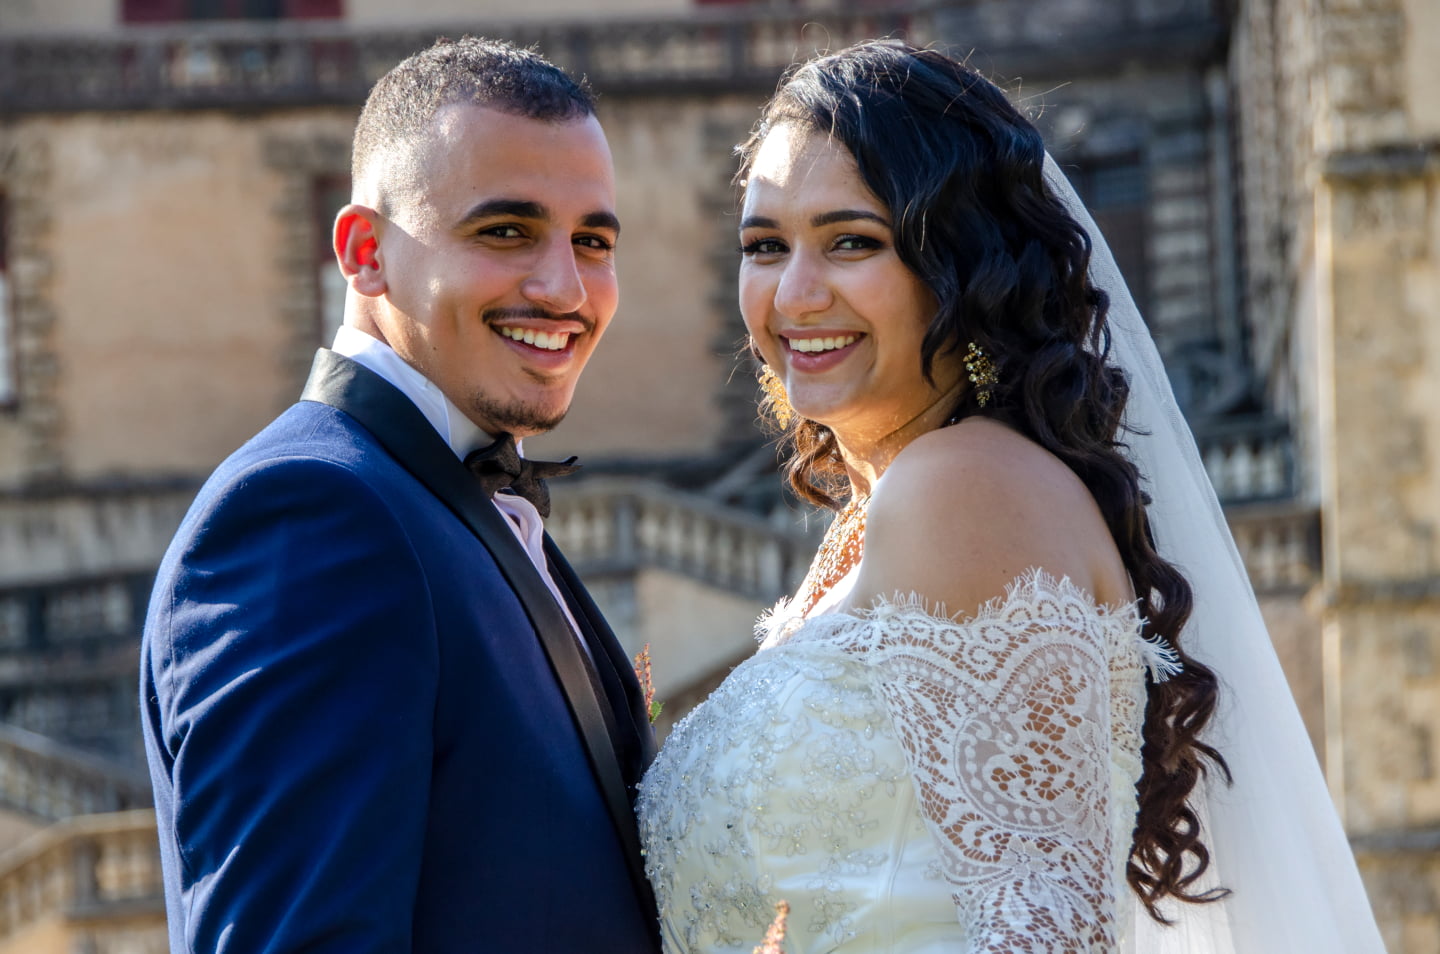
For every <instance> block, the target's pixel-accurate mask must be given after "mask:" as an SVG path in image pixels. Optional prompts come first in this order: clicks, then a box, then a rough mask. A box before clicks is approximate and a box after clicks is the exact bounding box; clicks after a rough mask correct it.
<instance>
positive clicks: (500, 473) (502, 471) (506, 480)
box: [465, 434, 580, 517]
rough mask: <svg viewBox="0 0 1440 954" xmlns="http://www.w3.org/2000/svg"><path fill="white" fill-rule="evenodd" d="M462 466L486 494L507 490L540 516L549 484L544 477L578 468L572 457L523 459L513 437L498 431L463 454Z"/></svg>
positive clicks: (546, 508)
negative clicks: (496, 436)
mask: <svg viewBox="0 0 1440 954" xmlns="http://www.w3.org/2000/svg"><path fill="white" fill-rule="evenodd" d="M465 466H466V467H468V468H470V473H472V474H474V475H475V476H476V477H477V478H478V479H479V481H480V486H482V487H484V488H485V495H486V496H487V497H493V496H495V494H496V493H497V492H498V491H501V490H509V491H510V492H511V493H515V494H519V495H520V496H521V497H524V498H525V499H526V500H528V501H530V502H531V503H532V504H534V505H535V509H536V510H538V511H540V516H542V517H548V516H550V488H548V487H546V486H545V481H546V480H547V479H548V478H550V477H564V476H565V475H566V474H573V473H575V471H577V470H579V469H580V465H579V464H577V463H575V458H574V457H571V458H570V459H569V460H563V461H552V460H526V459H525V458H523V457H521V456H520V452H519V451H517V450H516V449H515V438H513V437H511V436H510V435H509V434H502V435H500V439H499V440H497V441H496V442H495V443H493V444H491V445H490V446H489V447H482V448H480V449H479V450H477V451H473V452H472V453H471V454H470V455H469V456H467V457H466V458H465Z"/></svg>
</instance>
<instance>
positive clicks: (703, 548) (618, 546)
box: [546, 478, 817, 602]
mask: <svg viewBox="0 0 1440 954" xmlns="http://www.w3.org/2000/svg"><path fill="white" fill-rule="evenodd" d="M767 479H768V478H767ZM546 525H547V527H548V528H549V530H550V534H551V536H553V537H554V538H555V541H556V542H557V543H558V544H559V545H560V549H561V550H562V551H564V553H565V555H566V557H567V558H568V559H569V560H570V561H571V562H572V563H573V564H574V565H575V568H576V570H577V571H578V572H579V573H581V575H583V576H586V577H587V578H588V577H595V576H602V575H616V574H625V573H633V572H634V571H635V570H637V569H639V568H641V567H645V566H649V567H656V568H659V569H664V570H669V571H671V572H674V573H679V574H682V575H684V576H689V577H691V578H692V579H695V580H698V581H700V582H702V583H706V584H708V585H711V586H714V587H716V588H717V589H722V590H726V591H729V592H732V593H736V594H740V595H743V596H747V597H753V598H755V599H758V600H762V601H766V602H769V601H773V600H774V599H776V598H777V597H779V596H781V595H783V594H785V593H788V592H790V591H791V589H792V588H793V587H794V586H795V585H797V584H798V583H799V581H800V578H801V577H803V576H804V575H805V569H806V567H808V566H809V564H810V557H811V555H812V554H813V552H814V549H815V545H816V542H817V538H816V536H815V535H814V534H810V533H806V532H804V531H803V530H802V529H800V528H799V526H798V525H797V524H796V523H793V522H787V523H785V524H784V525H782V526H777V525H775V524H772V523H770V522H768V521H766V520H765V519H763V518H761V517H758V516H756V515H754V514H751V513H749V512H746V511H740V510H736V509H734V508H731V507H726V506H723V505H721V504H718V503H716V502H714V501H712V500H709V499H707V498H705V497H702V496H699V495H696V494H687V493H682V492H680V491H675V490H670V489H668V488H665V487H661V486H658V485H653V484H645V483H638V482H635V481H628V480H603V481H602V480H594V481H589V482H585V483H581V484H579V485H578V486H577V487H576V488H575V489H574V490H573V491H557V493H556V495H555V501H554V510H553V512H552V514H551V516H550V519H549V521H547V524H546Z"/></svg>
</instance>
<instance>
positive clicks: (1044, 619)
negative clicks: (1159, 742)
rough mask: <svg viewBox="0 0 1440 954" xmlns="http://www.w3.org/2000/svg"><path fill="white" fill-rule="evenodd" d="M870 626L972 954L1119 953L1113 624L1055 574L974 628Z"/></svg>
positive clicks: (905, 610) (878, 611)
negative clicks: (1113, 813)
mask: <svg viewBox="0 0 1440 954" xmlns="http://www.w3.org/2000/svg"><path fill="white" fill-rule="evenodd" d="M864 620H865V625H864V626H863V627H858V628H857V630H858V632H857V631H856V630H852V632H857V635H859V633H860V632H863V634H864V635H863V637H862V639H863V642H864V643H865V645H864V647H863V655H864V656H865V657H866V659H867V660H868V662H869V664H870V665H871V666H872V667H873V669H874V674H875V680H876V685H877V687H878V689H879V692H880V695H881V696H882V698H883V699H884V702H885V706H886V709H887V710H888V712H889V714H890V717H891V719H892V720H893V723H894V728H895V732H896V734H897V736H898V737H899V739H900V742H901V745H902V747H903V749H904V751H905V757H906V761H907V762H908V765H909V768H910V772H911V776H912V779H913V781H914V784H915V787H916V791H917V794H918V796H919V801H920V807H921V812H922V814H923V816H924V819H925V822H926V825H927V827H928V828H929V830H930V832H931V834H932V835H933V836H934V838H935V839H936V840H937V842H938V844H939V848H940V854H941V858H942V864H943V876H944V878H945V880H946V881H947V882H948V883H949V885H950V886H951V889H952V895H953V897H954V900H955V905H956V913H957V916H958V917H959V919H960V923H961V924H962V926H964V927H965V929H966V932H967V942H968V944H967V947H966V948H965V951H966V952H967V954H980V952H987V954H989V952H1020V951H1035V952H1046V954H1058V952H1066V954H1069V952H1087V954H1088V952H1102V951H1106V952H1108V951H1112V950H1114V948H1115V906H1116V898H1115V890H1116V889H1115V878H1114V870H1115V869H1114V866H1113V864H1112V847H1113V846H1112V841H1113V840H1114V839H1115V837H1116V834H1115V830H1114V827H1113V826H1112V820H1111V815H1110V808H1111V798H1112V792H1111V787H1112V767H1111V745H1112V726H1111V722H1112V691H1111V685H1110V681H1111V672H1110V662H1109V658H1108V657H1109V655H1110V651H1109V648H1108V646H1109V644H1108V640H1109V636H1108V634H1107V625H1108V624H1113V623H1114V622H1115V620H1113V619H1109V620H1108V623H1107V617H1106V616H1105V614H1104V613H1103V612H1101V611H1098V610H1097V609H1096V608H1095V607H1094V605H1093V603H1091V602H1090V601H1089V597H1088V596H1086V595H1085V594H1084V593H1083V592H1082V591H1080V590H1079V589H1078V588H1076V587H1074V586H1073V585H1071V584H1070V583H1069V582H1068V581H1060V582H1057V581H1055V580H1053V579H1051V578H1048V577H1046V576H1044V575H1043V574H1031V575H1030V576H1028V577H1026V578H1023V579H1022V580H1021V581H1019V582H1018V583H1017V584H1015V585H1014V586H1013V587H1012V588H1011V590H1010V592H1009V593H1008V595H1007V597H1006V598H1005V599H1004V600H1003V601H996V603H994V604H992V605H991V606H988V607H986V608H985V609H984V610H983V611H982V612H981V613H980V614H978V615H977V616H976V617H975V618H974V619H971V620H968V621H965V622H956V621H954V620H951V619H948V618H945V617H943V616H936V615H933V614H931V613H928V612H926V611H925V610H924V609H923V608H922V607H920V606H918V605H914V604H909V603H905V602H899V603H886V604H882V605H880V606H878V607H876V608H875V609H873V610H872V611H870V612H867V613H866V614H864ZM1132 632H1133V630H1132ZM1131 638H1132V639H1133V638H1135V637H1133V636H1132V637H1131ZM856 648H860V647H856Z"/></svg>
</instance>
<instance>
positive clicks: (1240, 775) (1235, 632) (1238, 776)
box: [1045, 156, 1384, 954]
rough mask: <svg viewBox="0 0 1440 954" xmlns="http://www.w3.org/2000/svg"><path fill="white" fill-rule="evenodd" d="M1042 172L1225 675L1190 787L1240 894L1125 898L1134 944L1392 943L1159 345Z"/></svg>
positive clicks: (1274, 949)
mask: <svg viewBox="0 0 1440 954" xmlns="http://www.w3.org/2000/svg"><path fill="white" fill-rule="evenodd" d="M1045 175H1046V180H1047V182H1048V184H1049V186H1050V188H1051V189H1052V190H1053V191H1054V193H1055V195H1056V196H1057V197H1059V198H1060V200H1061V201H1062V202H1064V203H1065V204H1066V206H1067V207H1068V208H1069V210H1070V214H1071V215H1072V216H1073V217H1074V218H1075V220H1076V221H1077V222H1079V223H1080V224H1081V225H1082V226H1083V227H1084V228H1085V230H1086V231H1087V232H1088V233H1089V235H1090V236H1091V239H1092V241H1093V244H1094V250H1093V253H1092V255H1091V260H1090V275H1091V280H1092V281H1093V282H1094V284H1095V285H1096V286H1097V287H1099V288H1102V289H1104V290H1105V292H1106V293H1107V294H1108V295H1109V296H1110V318H1109V324H1110V331H1111V335H1112V350H1111V361H1112V362H1113V363H1114V364H1116V365H1117V366H1119V367H1120V368H1121V369H1123V370H1124V371H1125V372H1126V374H1127V375H1128V376H1129V379H1130V388H1131V391H1130V400H1129V403H1128V405H1127V409H1126V423H1127V425H1128V426H1129V427H1130V428H1131V433H1129V434H1127V435H1126V436H1125V440H1126V442H1127V443H1128V444H1129V448H1130V449H1129V451H1128V456H1129V457H1130V458H1131V460H1133V461H1134V463H1135V464H1136V465H1137V466H1138V467H1139V468H1140V472H1141V474H1142V475H1143V479H1144V480H1145V484H1146V489H1147V490H1148V491H1149V492H1150V494H1151V496H1152V497H1153V498H1154V503H1153V504H1152V505H1151V506H1150V508H1149V515H1150V522H1151V526H1152V529H1153V531H1154V534H1155V538H1156V543H1157V545H1158V547H1159V551H1160V553H1161V555H1162V556H1164V557H1165V558H1166V559H1168V560H1170V561H1171V562H1172V563H1174V564H1176V565H1177V566H1178V567H1179V568H1180V569H1181V571H1182V572H1183V573H1184V574H1185V576H1186V578H1187V579H1188V580H1189V581H1190V585H1191V586H1192V587H1193V589H1194V592H1195V607H1194V612H1193V613H1192V614H1191V617H1190V621H1189V623H1188V624H1187V625H1186V628H1185V631H1184V634H1183V636H1182V640H1183V644H1184V646H1185V650H1186V652H1188V653H1189V654H1190V655H1192V656H1193V657H1195V658H1196V659H1198V660H1200V661H1201V662H1203V663H1205V664H1206V665H1207V666H1210V667H1211V668H1212V669H1214V670H1215V672H1216V674H1217V675H1218V676H1219V678H1220V683H1221V693H1222V694H1221V699H1220V705H1219V708H1218V710H1217V712H1216V714H1215V717H1214V718H1213V719H1212V722H1211V725H1210V727H1209V728H1208V729H1207V731H1206V733H1205V739H1206V741H1208V742H1210V743H1211V744H1212V745H1214V746H1215V747H1216V748H1218V749H1219V750H1220V752H1221V754H1222V755H1223V756H1224V757H1225V759H1226V761H1227V762H1228V764H1229V766H1230V770H1231V771H1232V772H1233V773H1234V785H1233V786H1229V787H1227V786H1226V785H1225V782H1224V779H1223V778H1221V777H1219V775H1218V773H1211V776H1210V777H1209V778H1208V779H1207V780H1206V781H1205V782H1204V783H1203V784H1202V786H1201V787H1200V788H1198V789H1197V792H1196V795H1194V796H1192V798H1194V799H1195V801H1196V802H1197V804H1196V805H1195V807H1196V808H1197V809H1198V810H1199V813H1200V815H1201V817H1202V824H1203V825H1204V826H1205V835H1204V840H1205V842H1206V844H1207V845H1208V846H1209V847H1210V850H1211V866H1210V870H1209V872H1207V874H1206V879H1205V883H1206V884H1207V885H1218V886H1222V887H1225V888H1228V889H1230V892H1231V894H1230V895H1229V897H1227V898H1225V899H1224V900H1223V901H1219V902H1216V903H1213V904H1181V903H1174V902H1171V903H1169V904H1168V906H1167V907H1165V911H1166V914H1167V916H1169V917H1171V918H1172V919H1173V920H1174V921H1175V924H1174V925H1173V926H1169V927H1167V926H1165V925H1160V924H1157V923H1155V922H1154V921H1153V920H1152V919H1151V918H1150V917H1149V916H1148V915H1147V914H1146V913H1145V909H1144V908H1143V907H1142V906H1141V905H1140V903H1139V901H1138V900H1136V899H1135V898H1134V896H1133V895H1132V896H1131V898H1130V899H1128V900H1126V902H1125V904H1126V906H1128V907H1130V908H1132V909H1133V910H1131V911H1130V912H1129V916H1130V917H1132V918H1133V924H1132V930H1131V931H1130V932H1129V934H1130V938H1131V943H1132V944H1133V946H1134V951H1136V952H1141V954H1202V952H1203V954H1383V952H1384V946H1383V944H1382V942H1381V940H1380V934H1379V931H1378V930H1377V928H1376V926H1375V920H1374V917H1373V915H1372V914H1371V911H1370V905H1369V902H1368V900H1367V898H1366V896H1365V889H1364V886H1363V885H1362V884H1361V881H1360V876H1359V873H1358V871H1357V869H1356V866H1355V860H1354V856H1353V855H1352V853H1351V850H1350V845H1349V843H1348V842H1347V841H1346V838H1345V833H1344V831H1343V829H1342V828H1341V826H1340V820H1339V817H1338V816H1337V814H1336V812H1335V807H1334V804H1333V803H1332V801H1331V799H1330V793H1329V791H1328V789H1327V788H1326V785H1325V779H1324V777H1323V776H1322V774H1321V772H1320V766H1319V763H1318V762H1317V760H1316V757H1315V753H1314V749H1313V748H1312V746H1311V743H1310V739H1309V736H1308V735H1307V734H1306V732H1305V727H1304V725H1303V723H1302V722H1301V720H1300V713H1299V711H1298V710H1297V708H1296V706H1295V703H1294V700H1293V698H1292V696H1291V693H1290V688H1289V685H1288V684H1287V683H1286V681H1285V675H1284V673H1283V672H1282V671H1281V669H1280V663H1279V660H1278V659H1277V657H1276V655H1275V650H1274V648H1273V646H1272V645H1271V642H1270V638H1269V634H1268V632H1267V630H1266V627H1265V623H1264V620H1263V619H1262V618H1261V616H1260V609H1259V606H1258V605H1257V603H1256V601H1255V594H1254V591H1253V590H1252V588H1251V585H1250V580H1249V577H1248V575H1247V574H1246V571H1245V566H1244V564H1243V563H1242V561H1241V559H1240V554H1239V552H1238V551H1237V550H1236V548H1235V543H1234V541H1233V540H1232V539H1231V536H1230V530H1229V527H1228V525H1227V524H1226V522H1225V516H1224V514H1223V513H1222V511H1221V509H1220V504H1219V501H1218V500H1217V499H1216V496H1215V491H1214V489H1213V488H1212V487H1211V485H1210V480H1209V478H1208V476H1207V475H1206V472H1205V468H1204V466H1203V465H1202V464H1201V461H1200V455H1199V453H1198V451H1197V450H1196V447H1195V442H1194V439H1193V437H1192V436H1191V433H1190V429H1189V427H1188V426H1187V425H1186V423H1185V420H1184V418H1183V417H1182V416H1181V414H1180V410H1179V407H1178V406H1177V405H1176V402H1175V396H1174V394H1173V393H1172V391H1171V388H1170V383H1169V379H1168V378H1167V377H1166V375H1165V369H1164V366H1163V365H1162V364H1161V362H1160V355H1159V353H1158V351H1157V350H1156V348H1155V343H1154V341H1153V340H1152V339H1151V337H1150V332H1149V330H1148V329H1147V328H1146V326H1145V322H1144V320H1143V319H1142V318H1141V317H1140V313H1139V310H1138V309H1137V308H1136V306H1135V302H1134V300H1133V299H1132V298H1131V297H1130V292H1129V290H1128V289H1127V288H1126V286H1125V282H1124V279H1123V278H1122V277H1121V275H1120V273H1119V270H1118V269H1117V268H1116V266H1115V260H1114V258H1113V256H1112V255H1111V254H1110V249H1109V246H1108V245H1107V244H1106V243H1105V240H1104V238H1103V237H1102V236H1101V235H1100V232H1099V230H1098V229H1097V228H1096V226H1095V222H1094V220H1093V219H1091V217H1090V215H1089V213H1088V212H1087V211H1086V210H1085V207H1084V205H1083V204H1082V203H1081V202H1080V200H1079V198H1078V196H1077V195H1076V193H1075V190H1074V189H1073V188H1072V187H1071V185H1070V183H1069V181H1068V180H1067V179H1066V178H1065V176H1064V174H1063V173H1061V171H1060V170H1059V168H1058V167H1057V166H1056V165H1055V162H1054V161H1053V160H1052V159H1051V158H1050V157H1048V156H1047V157H1046V161H1045ZM1121 916H1122V918H1123V917H1125V916H1126V912H1125V910H1124V906H1122V910H1121Z"/></svg>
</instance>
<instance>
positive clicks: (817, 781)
mask: <svg viewBox="0 0 1440 954" xmlns="http://www.w3.org/2000/svg"><path fill="white" fill-rule="evenodd" d="M852 579H853V571H852V575H851V576H850V577H847V578H846V579H845V580H842V581H841V582H840V583H839V584H837V586H836V587H835V588H833V589H832V590H831V591H830V592H829V593H828V594H826V595H825V597H823V598H822V600H821V602H819V603H818V604H817V605H816V607H815V608H814V609H813V610H812V611H811V612H810V614H809V615H808V617H805V618H800V617H798V616H792V615H790V614H788V613H787V610H786V605H785V603H784V602H783V601H782V603H781V604H780V605H779V606H777V607H776V610H775V611H774V612H773V613H772V614H771V615H770V616H769V617H768V618H767V619H764V620H762V621H761V626H760V629H761V630H763V634H764V642H763V644H762V647H761V651H760V652H759V653H758V654H757V655H755V656H754V657H752V658H751V659H749V660H747V661H746V662H745V663H743V664H742V665H740V666H739V667H738V668H737V669H736V670H735V671H734V672H733V673H732V674H731V675H730V676H729V678H727V679H726V680H725V682H724V684H723V685H722V686H721V687H720V688H719V690H717V691H716V692H715V693H714V694H713V695H712V696H711V697H710V698H709V699H708V700H707V701H706V702H704V703H703V704H702V705H700V706H699V707H698V708H697V709H696V710H695V711H694V712H692V713H691V714H690V715H689V716H688V717H687V718H686V719H684V720H683V721H682V722H681V723H680V724H679V725H677V726H676V727H675V729H674V731H673V733H672V734H671V735H670V737H669V739H668V740H667V741H666V743H665V746H664V748H663V750H662V751H661V753H660V755H659V757H658V758H657V759H656V761H655V763H654V765H653V766H652V767H651V768H650V771H649V773H648V774H647V775H646V776H645V780H644V783H643V785H642V788H641V794H640V800H639V813H640V828H641V837H642V840H643V842H644V846H645V851H646V870H647V873H648V874H649V875H650V878H651V882H652V884H653V885H654V886H655V891H656V897H657V900H658V902H659V907H660V918H661V924H662V935H663V938H664V941H665V946H666V951H667V952H672V954H679V952H686V954H700V952H707V954H708V952H721V951H725V952H744V954H749V952H750V951H751V950H752V949H753V948H754V946H755V945H756V944H757V943H759V941H760V939H761V938H762V937H763V935H764V933H765V929H766V926H767V925H768V924H769V923H770V920H771V918H772V917H773V916H774V905H775V902H777V901H779V900H781V899H783V900H785V901H787V902H788V903H789V904H790V906H791V913H790V916H789V919H788V931H787V937H786V947H785V949H786V951H788V952H789V954H818V952H822V951H842V952H847V954H849V952H855V954H861V952H863V954H879V952H892V951H893V952H901V951H903V952H907V954H919V952H931V951H933V952H937V954H938V952H941V951H945V952H947V954H953V952H971V951H974V952H980V951H991V950H1004V951H1036V952H1070V951H1074V952H1100V951H1105V952H1109V951H1114V950H1116V949H1117V947H1118V946H1119V943H1120V940H1119V938H1117V927H1118V925H1120V924H1121V923H1124V922H1123V921H1122V920H1121V919H1119V918H1117V915H1116V904H1117V899H1118V898H1119V897H1121V894H1122V892H1128V891H1129V888H1128V886H1127V885H1126V882H1125V863H1126V860H1127V858H1128V856H1129V852H1130V840H1131V835H1132V831H1133V829H1134V827H1135V811H1136V800H1135V782H1136V780H1137V779H1138V778H1139V776H1140V767H1141V763H1140V744H1141V739H1140V727H1141V723H1142V720H1143V717H1144V707H1145V685H1144V678H1145V667H1146V665H1147V664H1159V663H1160V659H1159V658H1157V652H1156V650H1155V648H1154V647H1153V646H1151V645H1150V644H1147V643H1145V642H1144V641H1143V640H1142V639H1141V637H1140V621H1139V618H1138V616H1137V615H1136V612H1135V608H1134V606H1133V605H1129V606H1125V607H1120V608H1106V607H1098V606H1096V605H1095V604H1094V602H1093V601H1092V600H1091V598H1090V596H1089V595H1088V594H1086V593H1085V592H1083V591H1082V590H1080V589H1079V588H1078V587H1076V586H1074V585H1073V584H1071V583H1070V582H1069V581H1068V580H1056V579H1054V578H1053V577H1050V576H1048V575H1046V574H1044V573H1042V572H1032V573H1030V574H1027V575H1026V576H1024V577H1022V578H1021V579H1019V580H1017V581H1015V583H1014V584H1013V585H1012V586H1011V587H1010V588H1009V590H1008V592H1007V594H1006V596H1005V597H1004V598H1003V599H998V600H996V601H994V602H993V603H991V604H990V605H989V606H987V607H985V608H984V609H983V610H982V611H981V612H980V613H979V614H978V615H977V616H976V617H975V618H973V619H969V620H965V621H960V622H957V621H955V620H952V619H949V618H947V617H945V616H937V615H933V614H932V613H930V612H927V611H926V609H925V608H924V607H922V606H920V605H918V604H917V603H915V602H913V601H902V602H897V603H888V604H884V605H881V606H878V607H876V608H874V609H873V610H871V611H869V612H867V613H865V614H863V615H858V616H857V615H852V614H850V613H841V612H834V611H828V610H827V608H828V607H832V606H835V605H837V604H839V603H840V602H841V600H843V598H844V595H845V593H846V592H847V591H848V589H849V585H850V582H851V580H852Z"/></svg>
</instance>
